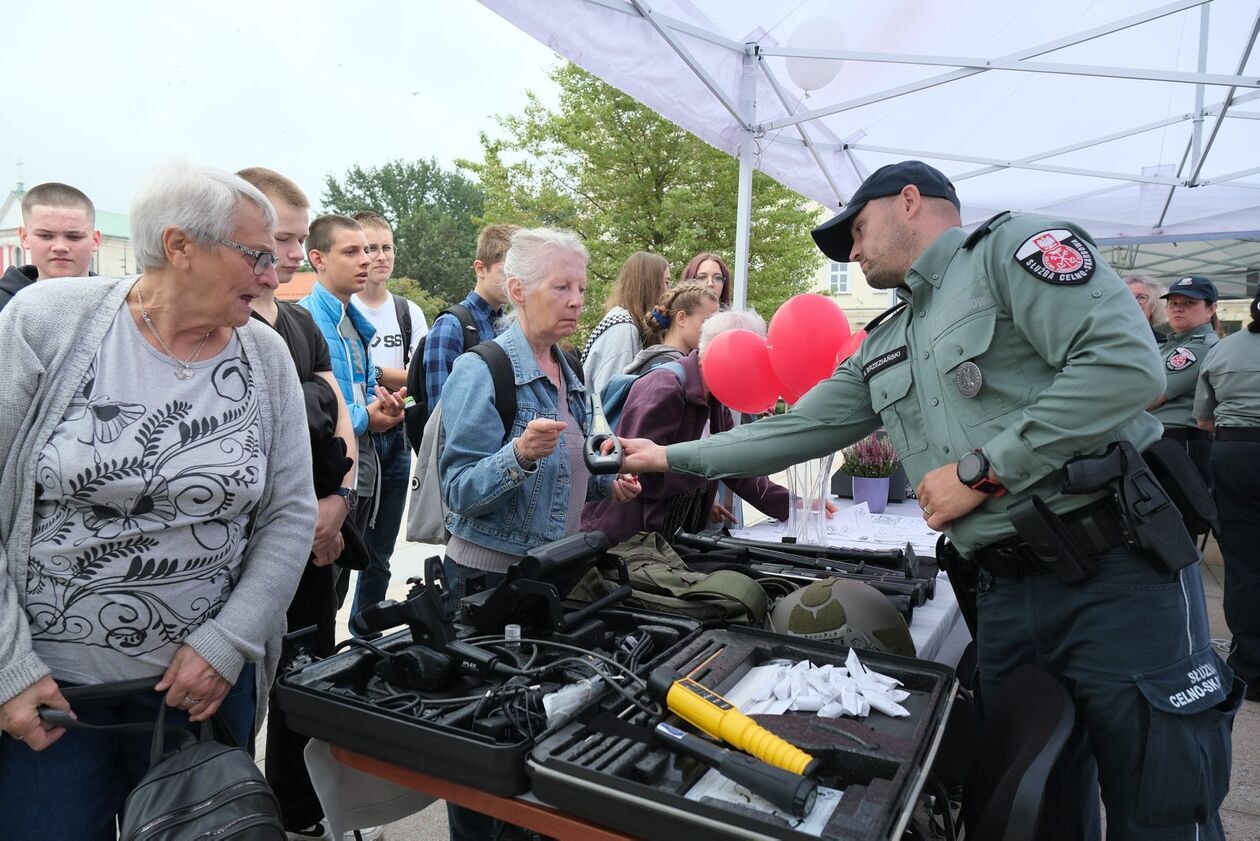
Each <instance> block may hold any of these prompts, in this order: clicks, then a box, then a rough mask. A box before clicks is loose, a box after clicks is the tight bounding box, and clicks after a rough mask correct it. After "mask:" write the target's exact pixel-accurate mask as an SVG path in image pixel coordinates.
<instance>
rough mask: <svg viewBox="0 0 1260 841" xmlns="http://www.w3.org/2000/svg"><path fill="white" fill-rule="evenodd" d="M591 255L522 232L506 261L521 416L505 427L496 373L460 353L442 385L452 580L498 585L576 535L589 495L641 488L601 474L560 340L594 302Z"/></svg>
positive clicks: (565, 240)
mask: <svg viewBox="0 0 1260 841" xmlns="http://www.w3.org/2000/svg"><path fill="white" fill-rule="evenodd" d="M586 261H587V254H586V248H585V247H583V245H582V243H581V241H580V240H579V239H578V238H577V236H576V235H575V234H572V233H569V232H567V231H554V230H550V229H547V228H536V229H532V230H521V231H517V232H516V233H515V234H514V235H513V236H512V244H511V246H510V247H509V248H508V252H507V257H506V258H505V259H504V261H503V274H504V277H505V278H506V281H505V286H506V289H507V300H508V304H509V305H510V306H511V308H512V312H511V314H510V316H509V318H510V319H511V323H510V325H509V327H508V328H507V330H505V331H504V332H503V333H502V334H501V335H500V336H498V337H497V338H495V339H494V341H495V343H497V344H498V345H499V346H500V347H502V348H503V350H504V351H505V352H506V354H507V357H508V359H509V360H510V361H511V363H512V373H513V376H514V377H515V380H516V417H515V418H514V419H513V421H512V424H511V428H510V429H504V428H503V423H502V421H501V420H500V418H499V414H498V411H497V409H496V408H495V405H494V401H493V400H492V399H490V397H491V395H493V394H494V384H493V382H492V379H491V374H490V369H489V367H488V366H487V365H486V363H485V361H484V360H483V359H482V358H481V357H479V356H477V355H476V354H472V353H466V354H464V355H463V356H460V357H459V358H458V359H457V360H456V361H455V365H454V367H453V368H452V369H451V376H450V378H449V379H447V381H446V385H445V386H444V387H443V389H442V407H443V408H442V416H443V421H444V423H445V426H444V432H445V434H446V443H445V445H444V449H443V451H442V457H441V461H440V463H439V468H438V470H439V475H440V476H441V480H442V492H443V495H444V497H445V499H446V504H447V507H448V508H449V509H450V514H449V515H448V517H447V528H448V529H449V530H450V532H451V539H450V542H449V543H448V544H447V551H446V562H445V568H446V575H447V579H448V584H449V585H450V586H451V588H452V589H453V590H454V591H455V592H456V593H457V594H459V595H462V594H463V592H464V589H465V584H464V582H465V579H466V578H468V577H469V576H471V575H480V576H483V583H484V584H485V586H493V585H494V584H496V583H498V581H499V580H501V579H502V578H503V576H504V575H505V574H506V573H507V570H508V567H509V566H511V565H512V564H513V563H515V562H516V561H517V560H518V559H519V558H520V557H521V556H522V555H524V554H525V553H526V552H528V551H529V550H530V549H532V548H534V547H536V546H539V545H541V544H543V543H548V542H550V541H553V540H558V539H559V538H561V537H564V536H565V535H567V534H572V533H574V532H576V531H577V530H578V522H579V518H580V515H581V511H582V505H583V503H584V502H586V500H587V499H588V498H595V499H599V498H602V497H607V496H610V495H611V497H612V498H613V499H614V500H616V501H619V502H624V501H626V500H629V499H631V498H633V497H634V496H636V495H637V494H638V493H639V485H638V481H637V480H636V479H634V478H633V477H626V476H617V477H610V476H593V475H591V474H590V472H589V471H588V470H587V467H586V462H585V459H584V457H583V445H584V443H585V440H586V436H587V435H588V434H590V430H591V412H590V402H589V400H588V398H587V393H586V387H585V386H584V385H583V383H582V380H581V379H580V378H579V377H578V376H577V374H576V373H575V372H574V367H575V366H574V362H573V361H572V358H571V357H569V356H567V355H566V354H565V353H563V352H562V351H561V350H560V347H559V342H560V341H561V340H563V339H566V338H568V337H569V336H571V335H573V331H574V330H576V329H577V324H578V318H579V317H580V316H581V314H582V305H583V302H584V300H585V295H586Z"/></svg>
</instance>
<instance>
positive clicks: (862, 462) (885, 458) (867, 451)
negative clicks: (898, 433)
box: [840, 432, 898, 479]
mask: <svg viewBox="0 0 1260 841" xmlns="http://www.w3.org/2000/svg"><path fill="white" fill-rule="evenodd" d="M897 462H898V459H897V450H896V449H895V448H894V447H893V445H892V442H891V441H889V440H888V439H887V438H881V437H880V436H879V435H878V434H877V433H874V432H873V433H871V434H870V435H868V436H866V437H865V438H863V439H862V440H861V441H858V442H857V443H856V444H854V445H853V446H851V447H846V448H845V450H844V464H842V465H841V467H840V469H841V470H843V471H844V472H845V473H848V474H849V475H850V476H857V477H859V478H862V479H884V478H887V477H889V476H891V475H893V474H894V473H896V472H897Z"/></svg>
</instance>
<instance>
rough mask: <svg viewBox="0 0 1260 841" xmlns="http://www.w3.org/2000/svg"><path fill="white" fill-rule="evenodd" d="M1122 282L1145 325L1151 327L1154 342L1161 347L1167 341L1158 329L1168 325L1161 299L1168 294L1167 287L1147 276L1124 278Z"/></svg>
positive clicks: (1165, 310)
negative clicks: (1131, 296)
mask: <svg viewBox="0 0 1260 841" xmlns="http://www.w3.org/2000/svg"><path fill="white" fill-rule="evenodd" d="M1124 282H1125V283H1126V284H1128V287H1129V291H1130V292H1132V293H1133V297H1134V298H1135V299H1136V300H1137V302H1138V306H1139V307H1141V308H1142V315H1144V316H1146V323H1147V324H1149V325H1151V332H1152V333H1154V334H1155V341H1156V342H1157V343H1159V344H1161V345H1162V344H1163V343H1164V342H1166V341H1168V336H1167V335H1166V334H1165V333H1162V332H1161V331H1160V329H1159V328H1160V327H1162V326H1164V325H1166V324H1168V314H1167V308H1166V307H1165V306H1164V297H1163V296H1164V294H1165V293H1167V292H1168V287H1167V286H1165V285H1164V284H1162V283H1160V282H1159V281H1158V280H1156V279H1155V278H1153V277H1149V276H1147V275H1133V276H1132V277H1127V278H1125V280H1124Z"/></svg>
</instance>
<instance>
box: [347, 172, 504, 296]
mask: <svg viewBox="0 0 1260 841" xmlns="http://www.w3.org/2000/svg"><path fill="white" fill-rule="evenodd" d="M323 203H324V208H325V210H326V211H329V212H333V213H354V212H356V211H359V210H374V211H376V212H377V213H379V214H381V215H382V216H384V217H385V218H386V219H388V220H389V222H390V224H391V225H392V226H393V228H394V246H395V248H396V249H397V251H396V253H397V255H398V258H397V262H396V264H395V267H394V273H395V275H397V276H398V277H405V278H414V279H415V282H417V283H419V285H420V288H422V289H423V290H425V291H426V292H428V293H429V294H431V295H435V296H436V297H437V298H439V299H440V300H442V301H444V302H449V301H459V300H460V299H462V298H463V297H464V295H465V294H466V293H467V292H468V290H469V289H471V288H472V285H473V281H474V279H475V278H474V277H473V273H472V261H473V256H474V254H475V252H476V250H477V225H476V222H475V219H476V217H478V216H480V215H481V214H482V204H483V197H482V193H481V189H480V188H479V187H478V186H477V185H476V184H475V183H474V182H473V181H471V180H470V179H469V178H467V177H466V176H464V175H462V174H460V173H458V172H448V171H446V170H444V169H442V167H441V166H439V165H438V163H437V161H436V160H420V161H401V160H398V161H391V162H390V163H387V164H385V165H384V166H381V167H370V168H368V169H363V168H362V167H358V166H356V167H354V168H353V169H350V170H349V171H347V172H346V174H345V177H344V178H342V179H341V180H338V179H337V178H335V177H334V176H333V175H331V174H330V175H329V176H328V177H327V180H326V181H325V184H324V195H323ZM443 306H445V304H443Z"/></svg>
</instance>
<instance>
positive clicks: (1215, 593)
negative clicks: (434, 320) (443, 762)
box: [257, 542, 1260, 841]
mask: <svg viewBox="0 0 1260 841" xmlns="http://www.w3.org/2000/svg"><path fill="white" fill-rule="evenodd" d="M442 548H443V547H441V546H428V545H424V544H415V543H405V542H400V543H399V544H398V547H397V549H396V550H395V553H394V559H393V562H392V565H393V582H394V583H393V585H392V586H391V588H390V593H389V595H390V596H391V597H393V598H399V597H402V596H403V595H404V594H405V592H406V590H407V584H406V579H407V578H408V577H411V576H419V575H420V574H421V572H422V570H423V564H424V559H425V558H427V557H429V556H430V555H433V554H440V553H441V550H442ZM1223 580H1224V571H1223V568H1222V564H1221V554H1220V551H1219V550H1218V549H1217V548H1216V544H1215V542H1212V543H1209V545H1208V549H1207V552H1206V563H1205V565H1204V566H1203V582H1204V590H1205V592H1206V594H1207V603H1208V614H1209V620H1210V623H1211V630H1212V636H1213V637H1214V638H1217V639H1221V640H1227V639H1228V638H1229V631H1228V629H1227V628H1226V627H1225V615H1224V612H1223V609H1222V606H1221V599H1222V589H1221V583H1222V581H1223ZM351 586H353V584H352V585H351ZM347 602H349V600H347ZM348 612H349V609H348V607H347V609H346V610H343V611H342V613H341V615H340V616H339V617H338V619H339V625H340V627H339V628H338V633H337V639H344V638H345V637H346V636H348V631H347V629H346V625H345V623H346V622H347V621H348V619H349V616H348ZM257 744H258V746H259V749H260V750H261V749H262V747H263V745H265V744H266V742H265V740H264V739H263V738H262V737H260V738H259V740H258V743H257ZM261 760H262V757H261V756H260V757H259V761H260V762H261ZM1222 820H1223V822H1224V824H1225V834H1226V837H1227V838H1229V839H1230V841H1260V703H1255V702H1251V701H1244V702H1243V705H1242V709H1240V710H1239V712H1238V717H1237V719H1236V720H1235V722H1234V756H1233V777H1232V790H1231V791H1230V794H1229V797H1228V798H1226V800H1225V806H1224V810H1223V812H1222ZM446 837H447V828H446V808H445V804H444V803H442V802H441V801H439V802H437V803H435V804H433V805H432V806H430V807H429V808H428V809H425V810H424V811H422V812H419V813H417V814H415V815H412V816H411V817H410V818H408V819H407V820H405V821H399V822H398V823H395V824H392V825H390V826H389V828H388V830H387V832H386V838H387V839H389V841H439V840H440V839H445V838H446Z"/></svg>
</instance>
